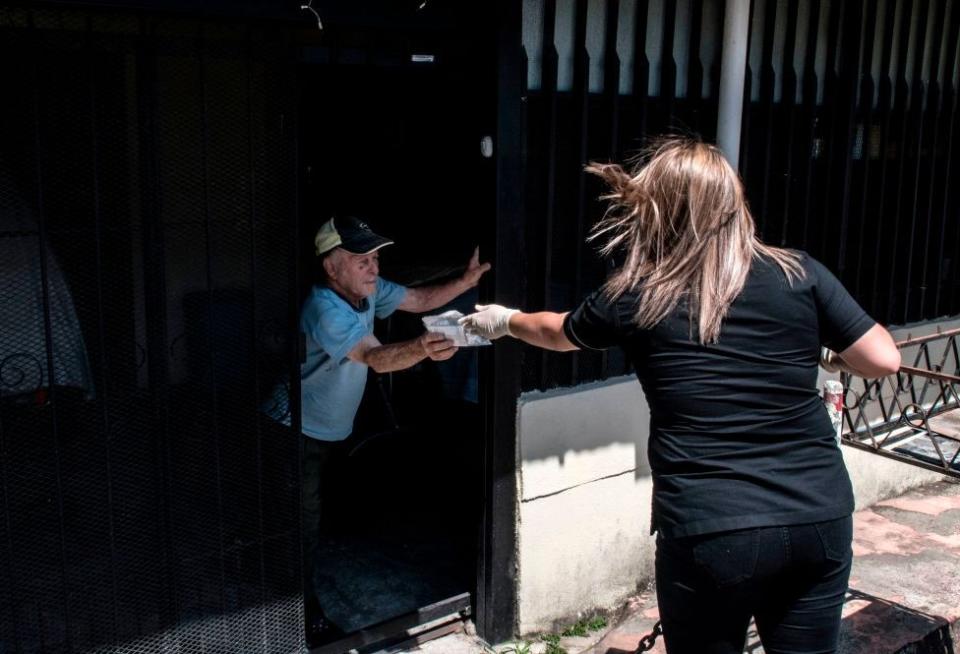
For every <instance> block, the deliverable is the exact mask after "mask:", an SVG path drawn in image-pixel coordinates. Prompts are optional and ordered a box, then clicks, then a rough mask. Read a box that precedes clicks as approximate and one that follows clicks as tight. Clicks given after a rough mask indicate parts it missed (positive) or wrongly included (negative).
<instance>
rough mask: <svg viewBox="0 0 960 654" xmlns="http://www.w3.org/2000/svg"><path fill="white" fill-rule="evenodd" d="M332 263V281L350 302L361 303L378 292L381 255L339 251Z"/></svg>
mask: <svg viewBox="0 0 960 654" xmlns="http://www.w3.org/2000/svg"><path fill="white" fill-rule="evenodd" d="M332 263H333V266H332V267H333V270H332V274H331V275H330V281H331V283H333V284H334V285H335V286H336V289H337V290H338V291H339V292H340V293H341V294H342V295H344V296H345V297H346V298H347V299H348V300H350V301H352V302H354V303H359V302H360V301H361V300H362V299H363V298H365V297H369V296H370V295H373V294H374V292H376V290H377V276H378V275H379V274H380V255H379V254H378V253H377V252H371V253H370V254H351V253H349V252H347V251H346V250H339V251H338V252H337V254H336V257H335V260H334V261H333V262H332Z"/></svg>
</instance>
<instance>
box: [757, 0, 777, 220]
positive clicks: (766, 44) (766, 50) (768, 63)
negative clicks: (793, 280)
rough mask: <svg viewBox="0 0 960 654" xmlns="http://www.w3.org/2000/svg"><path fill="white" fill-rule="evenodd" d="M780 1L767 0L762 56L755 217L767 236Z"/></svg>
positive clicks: (770, 217) (769, 217) (771, 217)
mask: <svg viewBox="0 0 960 654" xmlns="http://www.w3.org/2000/svg"><path fill="white" fill-rule="evenodd" d="M777 9H778V7H777V3H776V2H767V3H766V13H765V14H764V16H763V49H762V54H761V56H760V61H761V64H760V105H761V107H762V111H761V116H762V118H761V121H760V125H761V131H762V134H763V143H764V147H763V166H762V167H761V170H760V175H762V179H763V183H762V184H761V186H760V198H759V202H758V203H757V205H758V206H757V210H756V213H755V219H756V221H757V228H758V229H759V230H760V233H761V234H763V235H764V237H765V238H767V234H766V228H767V223H768V221H770V220H772V219H773V216H771V215H769V214H770V213H772V212H771V211H770V205H769V200H770V176H771V175H772V171H771V163H772V160H773V140H774V129H773V107H774V93H775V90H776V68H775V67H774V61H773V37H774V34H775V32H776V24H777Z"/></svg>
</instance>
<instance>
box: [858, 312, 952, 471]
mask: <svg viewBox="0 0 960 654" xmlns="http://www.w3.org/2000/svg"><path fill="white" fill-rule="evenodd" d="M958 339H960V329H953V330H949V331H945V332H938V333H936V334H931V335H929V336H920V337H916V338H908V339H906V340H904V341H901V342H899V343H897V346H898V347H899V348H900V349H901V354H902V356H903V360H904V361H905V362H909V365H908V363H904V364H903V365H901V366H900V370H899V371H898V372H897V373H896V374H895V375H890V376H889V377H882V378H880V379H859V378H856V377H853V376H851V375H846V374H845V375H844V377H843V381H844V387H845V394H844V408H843V425H842V429H843V433H842V438H843V441H842V442H843V443H845V444H846V445H851V446H853V447H857V448H859V449H862V450H867V451H868V452H873V453H875V454H880V455H882V456H886V457H888V458H892V459H896V460H898V461H903V462H906V463H910V464H913V465H917V466H920V467H922V468H927V469H930V470H935V471H937V472H942V473H943V474H945V475H950V476H952V477H956V478H958V479H960V438H958V437H957V424H958V422H960V415H958V412H957V409H958V408H960V343H958Z"/></svg>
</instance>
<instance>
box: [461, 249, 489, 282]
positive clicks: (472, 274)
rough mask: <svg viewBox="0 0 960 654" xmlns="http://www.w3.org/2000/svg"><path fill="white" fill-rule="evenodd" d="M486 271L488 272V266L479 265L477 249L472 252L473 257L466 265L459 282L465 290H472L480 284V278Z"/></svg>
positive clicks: (484, 264)
mask: <svg viewBox="0 0 960 654" xmlns="http://www.w3.org/2000/svg"><path fill="white" fill-rule="evenodd" d="M488 270H490V264H489V263H480V248H479V247H477V248H475V249H474V250H473V256H472V257H470V263H468V264H467V269H466V270H465V271H464V272H463V275H462V276H461V277H460V281H461V282H462V283H463V284H464V286H466V287H467V288H473V287H474V286H476V285H477V284H479V283H480V278H481V277H483V274H484V273H485V272H487V271H488Z"/></svg>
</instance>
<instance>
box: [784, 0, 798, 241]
mask: <svg viewBox="0 0 960 654" xmlns="http://www.w3.org/2000/svg"><path fill="white" fill-rule="evenodd" d="M799 11H800V3H799V0H789V2H788V3H787V34H786V40H785V42H784V44H783V83H782V89H783V91H782V95H781V98H782V99H781V105H782V106H784V107H785V108H786V113H787V130H786V139H787V143H786V148H785V152H784V165H785V168H784V172H783V206H782V209H781V211H782V214H781V216H782V221H781V224H780V225H781V230H780V245H781V246H786V245H787V241H788V236H787V235H788V233H789V227H790V209H791V206H790V191H791V190H792V188H793V160H794V147H793V146H794V142H795V137H796V134H795V132H796V122H797V71H796V69H795V68H794V66H793V62H794V59H795V58H796V49H797V23H798V22H799Z"/></svg>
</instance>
